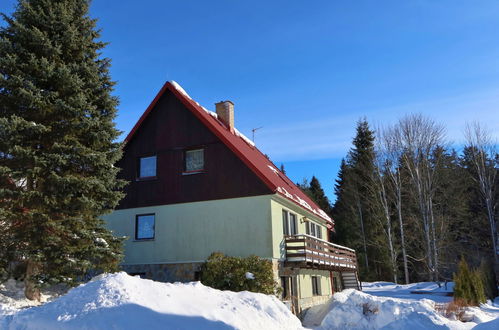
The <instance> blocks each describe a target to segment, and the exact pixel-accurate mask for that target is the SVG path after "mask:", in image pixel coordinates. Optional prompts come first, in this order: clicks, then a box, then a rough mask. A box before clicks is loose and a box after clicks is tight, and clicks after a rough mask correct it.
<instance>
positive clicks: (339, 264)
mask: <svg viewBox="0 0 499 330" xmlns="http://www.w3.org/2000/svg"><path fill="white" fill-rule="evenodd" d="M284 243H285V249H286V261H285V264H286V265H287V266H291V267H301V268H316V269H324V270H332V271H340V272H357V255H356V254H355V250H353V249H350V248H347V247H345V246H341V245H337V244H333V243H330V242H327V241H324V240H322V239H318V238H316V237H313V236H310V235H303V234H301V235H292V236H285V237H284Z"/></svg>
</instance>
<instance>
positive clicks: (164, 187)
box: [118, 90, 273, 209]
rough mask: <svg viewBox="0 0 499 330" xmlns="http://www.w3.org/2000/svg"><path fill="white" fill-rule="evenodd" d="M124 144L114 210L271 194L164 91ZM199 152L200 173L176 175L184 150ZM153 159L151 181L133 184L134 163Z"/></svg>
mask: <svg viewBox="0 0 499 330" xmlns="http://www.w3.org/2000/svg"><path fill="white" fill-rule="evenodd" d="M158 96H159V98H158V99H157V100H156V102H154V103H153V104H152V108H151V109H149V111H148V114H147V116H144V117H142V118H141V120H140V126H137V127H136V131H135V132H134V135H133V138H131V139H129V140H127V142H126V145H125V148H124V154H123V158H122V160H121V161H120V162H119V163H118V166H119V167H121V168H122V171H121V173H120V177H121V178H123V179H125V180H127V181H129V184H128V185H127V187H126V188H125V193H126V197H125V198H124V199H123V200H122V201H121V203H120V205H119V206H118V208H119V209H124V208H135V207H144V206H153V205H163V204H174V203H186V202H195V201H204V200H214V199H224V198H235V197H245V196H256V195H264V194H272V193H273V191H272V190H271V189H269V187H268V186H267V185H266V184H265V183H264V182H262V180H260V179H259V178H258V177H257V176H256V175H255V173H254V172H253V171H252V170H251V169H250V168H248V167H247V166H246V165H245V164H244V163H243V162H242V161H241V159H240V158H239V157H237V156H236V155H235V154H234V153H233V152H232V151H231V150H230V149H229V148H228V147H227V146H226V145H225V144H224V143H223V142H222V141H220V139H219V138H218V137H216V136H215V135H214V134H213V133H212V132H211V131H210V130H209V129H208V128H207V127H206V126H205V125H204V124H203V123H201V121H200V120H199V119H198V118H196V117H195V116H194V115H193V114H192V112H191V111H189V110H188V109H187V108H186V107H185V105H184V104H183V103H182V102H180V100H179V99H178V98H177V97H176V96H175V95H173V93H172V92H171V91H170V90H165V91H163V92H162V93H161V94H160V95H158ZM193 147H203V148H204V149H205V172H204V173H199V174H192V175H182V172H183V166H184V165H183V157H184V151H185V150H186V149H188V148H193ZM148 155H157V174H158V177H157V179H154V180H147V181H137V179H136V176H137V175H136V174H137V170H138V169H137V167H138V159H139V157H141V156H148Z"/></svg>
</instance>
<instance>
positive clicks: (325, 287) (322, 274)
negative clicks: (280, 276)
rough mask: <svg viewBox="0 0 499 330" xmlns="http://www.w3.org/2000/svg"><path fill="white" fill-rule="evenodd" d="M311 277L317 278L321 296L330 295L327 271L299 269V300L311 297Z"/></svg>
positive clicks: (329, 279)
mask: <svg viewBox="0 0 499 330" xmlns="http://www.w3.org/2000/svg"><path fill="white" fill-rule="evenodd" d="M312 276H318V277H319V280H320V287H321V289H320V292H321V294H320V295H321V296H326V295H331V292H332V291H331V278H330V277H329V271H327V270H318V269H300V271H299V273H298V290H299V294H300V298H309V297H313V296H314V295H313V293H312Z"/></svg>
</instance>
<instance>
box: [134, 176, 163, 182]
mask: <svg viewBox="0 0 499 330" xmlns="http://www.w3.org/2000/svg"><path fill="white" fill-rule="evenodd" d="M157 179H158V177H157V176H145V177H143V178H136V179H135V181H153V180H157Z"/></svg>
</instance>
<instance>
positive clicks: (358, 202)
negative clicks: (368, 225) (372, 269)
mask: <svg viewBox="0 0 499 330" xmlns="http://www.w3.org/2000/svg"><path fill="white" fill-rule="evenodd" d="M357 210H358V211H359V221H360V231H361V233H362V243H363V245H364V255H365V258H364V261H365V264H366V271H367V270H369V260H368V258H367V244H366V234H365V232H364V219H363V216H362V205H360V200H359V199H358V197H357Z"/></svg>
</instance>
